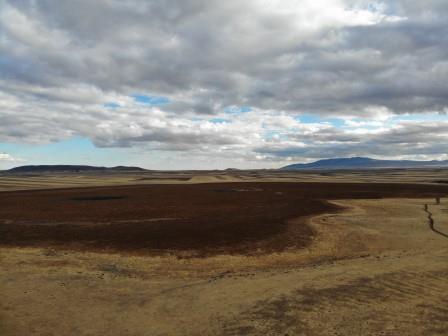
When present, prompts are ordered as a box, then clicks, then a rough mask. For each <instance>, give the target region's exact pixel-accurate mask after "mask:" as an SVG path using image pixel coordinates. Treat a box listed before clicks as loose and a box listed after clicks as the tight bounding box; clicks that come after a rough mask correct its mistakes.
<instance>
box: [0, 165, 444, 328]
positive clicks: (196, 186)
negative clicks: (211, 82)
mask: <svg viewBox="0 0 448 336" xmlns="http://www.w3.org/2000/svg"><path fill="white" fill-rule="evenodd" d="M400 173H401V174H402V175H406V171H402V172H400ZM232 174H234V173H232ZM245 174H247V175H245ZM258 174H259V175H258V182H256V181H254V182H241V181H239V182H232V181H230V182H229V181H227V182H225V183H222V182H221V183H216V182H214V181H215V180H216V179H220V178H221V179H225V176H228V175H230V173H228V174H222V173H220V174H217V175H216V176H214V175H213V174H212V173H208V174H206V178H202V179H208V181H207V182H211V183H191V182H189V181H190V179H191V178H190V179H189V180H188V181H186V180H185V179H183V180H179V181H178V183H173V182H172V181H171V182H170V183H168V184H166V183H163V184H160V183H155V184H148V183H147V181H148V179H145V180H142V181H144V184H141V185H135V184H133V185H127V186H126V185H121V184H120V183H118V184H117V183H115V181H114V179H113V178H111V179H110V180H109V184H110V185H109V186H91V187H89V186H83V187H82V188H61V186H58V188H54V187H53V186H52V185H51V184H49V185H48V186H47V188H46V189H39V190H35V188H34V186H32V183H31V187H30V188H26V187H24V183H23V181H26V177H21V179H22V183H19V185H20V187H21V188H11V189H14V190H15V189H22V190H15V191H13V190H11V191H4V192H1V193H0V203H1V204H2V206H1V207H0V246H1V248H0V251H1V258H2V262H1V267H2V269H1V271H0V290H1V292H2V301H1V303H0V307H1V315H0V330H1V332H2V335H31V334H32V335H101V334H108V335H446V334H447V333H448V318H447V317H448V311H447V309H446V306H447V304H448V294H447V293H448V282H447V281H446V277H447V275H448V262H447V261H446V254H447V252H448V203H447V196H448V186H447V185H446V184H444V183H422V182H421V181H415V182H413V183H391V182H388V183H376V182H375V181H374V178H375V176H373V175H371V177H370V178H371V181H370V183H365V182H359V181H358V182H357V183H353V182H352V181H351V179H350V178H345V181H339V180H338V179H342V177H344V174H345V175H346V174H347V173H341V176H339V175H338V174H336V175H334V176H335V180H337V182H331V181H327V182H291V181H286V182H284V178H281V177H280V178H278V179H277V180H276V181H275V180H274V181H272V178H270V177H267V176H265V180H263V174H262V173H258ZM388 174H390V172H386V173H379V174H378V178H377V179H378V180H379V181H384V180H387V179H388ZM420 174H421V175H425V176H426V175H430V174H431V172H428V171H426V173H424V174H423V172H420ZM239 175H240V177H239V178H240V180H244V179H249V178H253V173H244V172H239ZM266 175H268V174H266ZM305 175H306V174H305ZM223 176H224V178H223ZM331 176H333V174H331ZM93 177H94V176H92V178H93ZM295 177H296V178H298V177H300V178H303V173H301V174H297V175H296V176H294V174H292V173H289V177H288V179H291V178H295ZM345 177H346V176H345ZM8 178H9V179H10V177H8ZM71 178H72V179H73V180H75V179H76V178H77V176H76V175H72V176H71ZM96 178H97V179H99V178H103V179H104V177H101V176H98V177H96ZM128 178H130V177H128ZM139 178H142V177H139ZM145 178H148V176H146V177H145ZM161 178H163V176H159V181H160V179H161ZM192 178H193V179H194V178H195V177H192ZM196 178H197V179H199V178H198V177H196ZM434 178H435V179H440V178H439V177H434ZM170 179H171V180H172V176H170ZM229 179H230V178H229ZM104 182H107V180H105V179H104ZM203 182H204V181H203ZM1 183H2V180H1V179H0V185H1ZM8 183H9V181H7V184H8ZM8 185H9V184H8ZM438 199H439V200H438Z"/></svg>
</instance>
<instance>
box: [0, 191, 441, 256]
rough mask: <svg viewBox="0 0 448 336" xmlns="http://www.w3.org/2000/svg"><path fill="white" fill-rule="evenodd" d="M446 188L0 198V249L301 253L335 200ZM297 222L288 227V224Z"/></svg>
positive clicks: (69, 193) (52, 194) (57, 194)
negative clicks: (313, 222)
mask: <svg viewBox="0 0 448 336" xmlns="http://www.w3.org/2000/svg"><path fill="white" fill-rule="evenodd" d="M446 194H448V187H447V186H435V185H393V184H359V183H357V184H349V183H334V184H333V183H250V184H247V183H232V184H229V183H226V184H201V185H150V186H128V187H102V188H83V189H62V190H61V189H58V190H42V191H16V192H9V193H0V204H2V206H1V208H0V245H4V246H5V245H6V246H54V247H57V246H62V247H64V248H72V249H81V250H83V249H95V250H98V249H101V250H115V251H126V252H147V253H148V252H151V253H153V254H154V253H160V252H164V253H166V252H167V251H170V252H176V251H184V250H188V251H190V252H191V253H193V254H192V255H210V254H217V253H220V254H222V253H254V252H263V253H269V252H275V251H284V250H285V249H290V248H303V247H305V246H307V245H309V243H310V242H311V239H312V235H313V230H312V229H311V228H310V226H308V225H306V224H305V222H304V220H303V219H305V218H306V217H308V216H311V215H316V214H319V213H324V212H335V211H337V209H338V207H336V206H335V205H332V204H329V203H328V202H327V200H333V199H374V198H382V197H435V196H444V195H446ZM294 218H302V220H301V221H299V222H300V223H299V222H298V221H295V223H294V225H290V224H289V222H288V220H291V219H294Z"/></svg>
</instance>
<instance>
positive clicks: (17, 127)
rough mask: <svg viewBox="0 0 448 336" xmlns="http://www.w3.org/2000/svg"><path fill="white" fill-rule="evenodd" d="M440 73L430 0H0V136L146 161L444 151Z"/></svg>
mask: <svg viewBox="0 0 448 336" xmlns="http://www.w3.org/2000/svg"><path fill="white" fill-rule="evenodd" d="M447 79H448V2H446V1H443V0H428V1H424V2H421V1H419V2H417V1H411V0H395V1H387V2H385V1H384V2H380V1H364V0H359V1H358V0H332V1H330V0H314V1H312V0H301V1H297V0H248V1H243V2H242V1H237V0H229V1H217V0H212V1H210V0H207V1H206V0H173V1H157V0H152V1H143V0H128V1H119V0H98V1H88V0H80V1H76V2H75V1H50V0H48V1H46V0H40V1H33V0H15V1H8V0H6V1H3V2H2V4H0V144H1V143H4V144H29V145H36V146H45V145H46V144H51V143H58V142H63V141H68V140H69V139H73V138H82V139H89V140H90V141H91V142H92V143H93V144H94V146H95V147H96V148H98V150H99V151H100V150H101V149H102V148H108V149H120V150H128V151H129V153H130V152H132V153H138V154H139V155H140V156H141V157H145V158H146V159H143V158H140V159H135V160H136V161H133V162H132V163H137V164H140V165H143V166H146V167H148V168H225V167H227V166H235V167H241V168H260V167H278V166H281V165H282V164H284V163H288V162H306V161H310V160H314V159H320V158H328V157H341V156H372V157H377V158H409V159H448V154H447V153H448V117H447V113H448V81H447ZM3 151H4V152H5V153H3V154H1V155H0V164H1V162H2V161H3V162H8V165H11V164H12V163H13V162H16V161H13V159H12V158H13V157H16V156H18V155H17V153H14V152H8V153H6V150H4V149H3V148H2V147H1V145H0V152H3ZM161 157H163V158H168V159H167V160H168V161H169V164H167V162H168V161H157V160H155V159H156V158H161ZM21 159H22V158H21ZM24 159H25V160H27V158H26V157H25V158H24ZM33 160H35V161H38V159H36V158H33ZM80 160H81V158H80ZM55 162H57V158H55ZM154 162H157V163H154ZM207 162H213V167H203V165H204V164H206V163H207ZM33 163H35V162H34V161H33ZM61 163H62V162H61ZM93 163H95V162H93ZM97 164H101V162H97ZM167 165H168V166H167Z"/></svg>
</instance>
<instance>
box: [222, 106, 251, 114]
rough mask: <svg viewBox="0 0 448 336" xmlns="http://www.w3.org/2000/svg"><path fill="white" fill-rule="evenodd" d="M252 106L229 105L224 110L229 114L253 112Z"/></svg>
mask: <svg viewBox="0 0 448 336" xmlns="http://www.w3.org/2000/svg"><path fill="white" fill-rule="evenodd" d="M251 111H252V108H251V107H250V106H236V105H232V106H227V107H226V108H224V112H225V113H228V114H241V113H247V112H251Z"/></svg>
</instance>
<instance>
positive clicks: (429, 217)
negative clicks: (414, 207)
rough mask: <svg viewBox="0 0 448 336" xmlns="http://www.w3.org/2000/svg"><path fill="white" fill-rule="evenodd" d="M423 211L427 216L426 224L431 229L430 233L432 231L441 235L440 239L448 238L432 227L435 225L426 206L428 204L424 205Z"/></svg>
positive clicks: (447, 235)
mask: <svg viewBox="0 0 448 336" xmlns="http://www.w3.org/2000/svg"><path fill="white" fill-rule="evenodd" d="M423 211H425V212H426V213H427V215H428V223H429V228H430V229H431V231H433V232H435V233H437V234H439V235H441V236H442V237H445V238H448V234H446V233H443V232H441V231H439V230H437V229H436V228H435V227H434V225H435V221H434V218H433V217H432V216H433V214H432V212H431V211H429V205H428V204H425V205H424V206H423Z"/></svg>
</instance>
